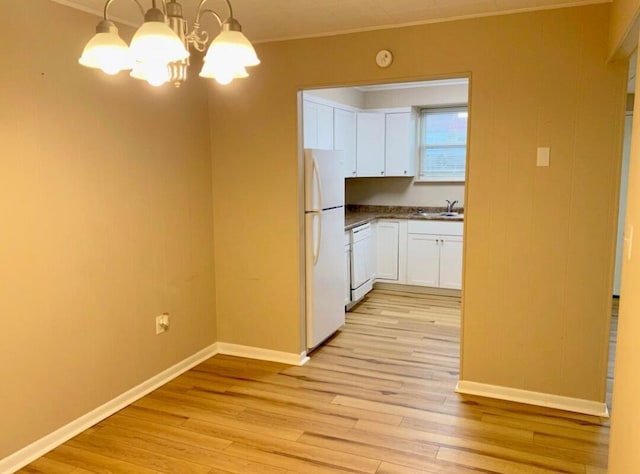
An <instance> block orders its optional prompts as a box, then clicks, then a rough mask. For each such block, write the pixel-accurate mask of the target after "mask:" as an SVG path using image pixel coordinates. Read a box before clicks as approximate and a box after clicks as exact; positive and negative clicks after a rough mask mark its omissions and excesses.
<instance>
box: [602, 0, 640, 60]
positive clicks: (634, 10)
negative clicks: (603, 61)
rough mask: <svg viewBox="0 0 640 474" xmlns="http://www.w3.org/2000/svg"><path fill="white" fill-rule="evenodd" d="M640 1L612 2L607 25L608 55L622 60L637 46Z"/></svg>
mask: <svg viewBox="0 0 640 474" xmlns="http://www.w3.org/2000/svg"><path fill="white" fill-rule="evenodd" d="M638 15H640V0H613V3H612V7H611V21H610V23H609V55H610V56H612V57H616V58H621V59H624V58H626V57H628V56H629V55H630V54H631V53H632V52H633V50H635V49H636V48H637V46H638V43H637V41H636V39H637V38H638Z"/></svg>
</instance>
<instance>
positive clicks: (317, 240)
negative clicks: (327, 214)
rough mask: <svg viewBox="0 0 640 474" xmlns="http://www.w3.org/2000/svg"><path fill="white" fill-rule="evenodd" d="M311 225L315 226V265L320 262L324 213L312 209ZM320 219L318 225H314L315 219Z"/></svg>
mask: <svg viewBox="0 0 640 474" xmlns="http://www.w3.org/2000/svg"><path fill="white" fill-rule="evenodd" d="M309 214H311V215H312V216H313V217H312V218H311V219H312V221H311V225H312V227H313V266H316V265H317V264H318V259H319V258H320V240H321V239H322V213H321V212H320V211H312V212H310V213H309ZM315 219H318V225H317V226H315V225H313V221H314V220H315Z"/></svg>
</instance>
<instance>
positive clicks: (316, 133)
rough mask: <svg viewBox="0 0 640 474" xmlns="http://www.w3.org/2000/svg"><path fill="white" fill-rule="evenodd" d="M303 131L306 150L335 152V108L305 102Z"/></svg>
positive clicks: (303, 105) (303, 107) (303, 106)
mask: <svg viewBox="0 0 640 474" xmlns="http://www.w3.org/2000/svg"><path fill="white" fill-rule="evenodd" d="M302 129H303V138H302V139H303V142H304V148H320V149H322V150H333V107H329V106H328V105H323V104H316V103H315V102H311V101H308V100H305V101H304V102H303V104H302Z"/></svg>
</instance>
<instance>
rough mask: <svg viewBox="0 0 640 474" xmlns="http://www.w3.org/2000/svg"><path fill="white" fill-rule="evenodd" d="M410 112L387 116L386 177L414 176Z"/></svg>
mask: <svg viewBox="0 0 640 474" xmlns="http://www.w3.org/2000/svg"><path fill="white" fill-rule="evenodd" d="M412 127H413V120H412V116H411V113H410V112H399V113H388V114H385V161H384V165H385V169H384V174H385V176H413V175H414V169H415V154H414V151H415V146H414V134H413V129H412Z"/></svg>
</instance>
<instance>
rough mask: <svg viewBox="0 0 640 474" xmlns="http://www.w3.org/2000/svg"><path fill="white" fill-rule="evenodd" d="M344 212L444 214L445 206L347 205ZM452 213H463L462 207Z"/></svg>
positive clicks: (457, 207) (456, 207)
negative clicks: (421, 212) (422, 212)
mask: <svg viewBox="0 0 640 474" xmlns="http://www.w3.org/2000/svg"><path fill="white" fill-rule="evenodd" d="M345 210H346V211H347V212H363V213H385V214H410V213H412V212H418V211H424V212H426V213H437V212H444V211H446V210H447V207H446V206H441V207H433V206H374V205H370V204H347V205H346V208H345ZM453 211H454V212H459V213H460V214H462V213H464V208H463V207H462V206H455V207H454V208H453Z"/></svg>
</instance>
